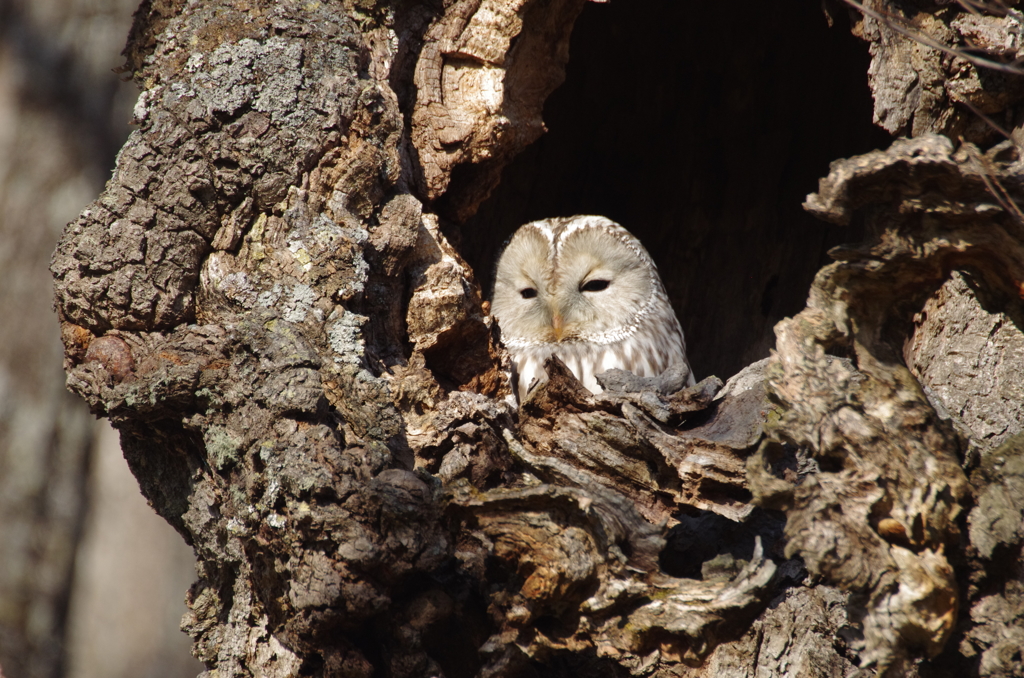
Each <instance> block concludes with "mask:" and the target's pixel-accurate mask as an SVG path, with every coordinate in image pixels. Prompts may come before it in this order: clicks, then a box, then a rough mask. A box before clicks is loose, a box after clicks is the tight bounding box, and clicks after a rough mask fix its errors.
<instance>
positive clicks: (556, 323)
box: [551, 312, 565, 341]
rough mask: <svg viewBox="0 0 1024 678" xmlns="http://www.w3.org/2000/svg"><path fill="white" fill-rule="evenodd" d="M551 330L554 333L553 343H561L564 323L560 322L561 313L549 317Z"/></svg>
mask: <svg viewBox="0 0 1024 678" xmlns="http://www.w3.org/2000/svg"><path fill="white" fill-rule="evenodd" d="M551 329H553V330H554V331H555V341H561V340H562V335H563V334H564V333H565V321H564V320H562V314H561V313H557V312H556V313H555V314H554V315H553V316H551Z"/></svg>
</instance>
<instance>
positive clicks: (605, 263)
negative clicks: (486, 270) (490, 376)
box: [491, 216, 694, 402]
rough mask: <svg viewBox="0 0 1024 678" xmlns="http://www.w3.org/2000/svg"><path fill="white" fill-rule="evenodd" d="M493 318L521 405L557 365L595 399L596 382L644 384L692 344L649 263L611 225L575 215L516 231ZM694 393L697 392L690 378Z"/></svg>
mask: <svg viewBox="0 0 1024 678" xmlns="http://www.w3.org/2000/svg"><path fill="white" fill-rule="evenodd" d="M491 313H492V315H493V316H494V318H495V319H496V320H497V322H498V326H499V327H500V328H501V337H502V340H503V341H504V343H505V346H506V347H507V348H508V350H509V352H510V353H511V354H512V359H513V365H514V368H515V373H516V374H515V375H514V378H513V383H514V384H516V386H515V388H516V389H517V395H518V396H519V400H520V402H522V401H523V399H524V398H525V397H526V394H527V392H528V391H529V390H530V388H531V387H532V386H533V385H534V383H535V382H537V383H539V382H541V381H544V380H546V379H547V374H546V373H545V372H544V361H545V359H547V358H548V357H549V356H551V355H555V356H558V357H559V358H561V360H562V362H564V363H565V365H566V366H567V367H568V368H569V369H570V370H572V373H573V374H574V375H575V376H576V378H577V379H579V380H580V382H582V384H583V385H584V386H585V387H587V388H588V389H589V390H590V391H591V392H592V393H598V392H600V391H601V387H600V386H599V385H598V383H597V379H596V378H595V375H597V374H600V373H601V372H604V371H606V370H610V369H613V368H619V369H623V370H629V371H630V372H632V373H634V374H636V375H638V376H641V377H653V376H657V375H659V374H661V373H662V372H664V371H665V369H667V368H668V367H669V366H670V365H673V364H682V365H685V366H686V367H687V368H689V362H688V361H687V359H686V342H685V340H684V339H683V330H682V328H680V326H679V320H677V319H676V315H675V313H674V312H673V311H672V305H671V304H670V303H669V300H668V295H666V294H665V287H664V285H662V283H661V278H660V277H658V270H657V268H656V267H655V265H654V262H653V261H652V260H651V256H650V255H649V254H648V253H647V250H645V249H644V247H643V245H641V244H640V241H638V240H637V239H636V238H635V237H633V235H632V234H631V233H630V232H629V231H627V230H626V229H624V228H623V227H622V226H619V225H618V224H616V223H615V222H614V221H611V220H609V219H606V218H604V217H598V216H575V217H567V218H560V219H544V220H541V221H534V222H531V223H529V224H526V225H525V226H522V227H520V228H519V230H518V231H516V232H515V234H514V235H513V236H512V238H511V239H510V240H509V241H508V244H507V245H506V247H505V250H504V252H502V255H501V258H500V259H499V260H498V269H497V272H496V274H495V279H494V295H493V298H492V301H491ZM689 384H690V385H693V384H694V378H693V373H692V371H691V372H690V376H689Z"/></svg>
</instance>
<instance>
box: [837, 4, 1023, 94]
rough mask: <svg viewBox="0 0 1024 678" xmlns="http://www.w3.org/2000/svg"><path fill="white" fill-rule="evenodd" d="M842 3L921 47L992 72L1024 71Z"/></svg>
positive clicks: (882, 15)
mask: <svg viewBox="0 0 1024 678" xmlns="http://www.w3.org/2000/svg"><path fill="white" fill-rule="evenodd" d="M843 2H845V3H846V4H847V5H849V6H851V7H853V8H854V9H856V10H857V11H858V12H860V13H862V14H864V15H865V16H869V17H871V18H872V19H875V20H876V21H880V22H882V23H883V24H885V25H886V26H888V27H889V28H891V29H893V30H894V31H896V32H897V33H899V34H900V35H903V36H905V37H908V38H910V39H911V40H913V41H915V42H919V43H921V44H922V45H925V46H926V47H931V48H932V49H937V50H939V51H941V52H945V53H946V54H949V55H951V56H955V57H958V58H960V59H964V60H966V61H969V62H971V63H972V64H974V65H975V66H981V67H983V68H990V69H992V70H994V71H1001V72H1003V73H1011V74H1013V75H1024V70H1022V69H1020V68H1018V67H1016V66H1012V65H1009V64H1004V63H1000V62H998V61H992V60H991V59H985V58H983V57H979V56H974V55H973V54H968V53H967V52H964V51H963V50H959V49H956V48H955V47H950V46H949V45H947V44H945V43H944V42H942V41H941V40H939V39H937V38H934V37H932V36H930V35H928V34H927V33H922V32H920V31H915V30H911V29H910V28H908V27H906V26H903V25H901V23H900V22H901V20H897V19H896V17H893V16H891V15H890V16H886V15H884V14H882V13H881V12H877V11H875V10H873V9H870V8H868V7H865V6H864V5H862V4H860V3H859V2H856V0H843Z"/></svg>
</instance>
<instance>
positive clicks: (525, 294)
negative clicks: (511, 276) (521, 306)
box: [519, 287, 537, 299]
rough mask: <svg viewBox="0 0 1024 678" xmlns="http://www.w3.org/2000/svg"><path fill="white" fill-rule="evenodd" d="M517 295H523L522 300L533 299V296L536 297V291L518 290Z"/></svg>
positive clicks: (530, 288)
mask: <svg viewBox="0 0 1024 678" xmlns="http://www.w3.org/2000/svg"><path fill="white" fill-rule="evenodd" d="M519 294H521V295H523V299H533V298H534V297H535V296H537V290H535V289H533V288H532V287H527V288H525V289H521V290H519Z"/></svg>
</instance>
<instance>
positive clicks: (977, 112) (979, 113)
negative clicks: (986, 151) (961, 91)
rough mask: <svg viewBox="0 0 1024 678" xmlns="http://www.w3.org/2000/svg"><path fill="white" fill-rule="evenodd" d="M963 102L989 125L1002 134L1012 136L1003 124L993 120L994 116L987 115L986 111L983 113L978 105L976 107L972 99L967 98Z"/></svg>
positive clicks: (1007, 136) (1008, 137)
mask: <svg viewBox="0 0 1024 678" xmlns="http://www.w3.org/2000/svg"><path fill="white" fill-rule="evenodd" d="M963 103H964V105H965V106H967V108H969V109H971V112H972V113H974V114H975V115H976V116H978V117H979V118H981V119H982V120H984V121H985V122H986V123H988V125H989V127H991V128H992V129H994V130H995V131H997V132H999V133H1000V134H1002V135H1003V136H1004V137H1006V138H1007V139H1010V138H1011V137H1010V133H1009V132H1007V131H1006V130H1005V129H1003V128H1002V126H1000V125H999V123H997V122H996V121H995V120H993V119H992V118H990V117H988V116H987V115H985V114H984V113H982V112H981V110H979V109H978V107H976V106H975V105H974V104H972V103H971V102H970V101H968V100H967V99H964V100H963Z"/></svg>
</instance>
